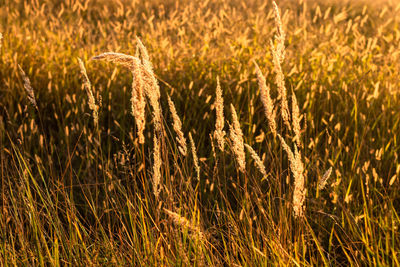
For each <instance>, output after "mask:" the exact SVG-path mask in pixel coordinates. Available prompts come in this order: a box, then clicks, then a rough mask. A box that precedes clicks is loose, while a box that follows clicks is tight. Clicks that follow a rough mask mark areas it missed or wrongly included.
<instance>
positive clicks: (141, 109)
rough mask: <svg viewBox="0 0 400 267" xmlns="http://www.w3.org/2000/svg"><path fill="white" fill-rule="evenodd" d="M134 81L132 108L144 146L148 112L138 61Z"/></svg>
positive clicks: (135, 65)
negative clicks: (146, 114) (146, 113)
mask: <svg viewBox="0 0 400 267" xmlns="http://www.w3.org/2000/svg"><path fill="white" fill-rule="evenodd" d="M133 66H134V67H133V69H132V74H133V81H132V96H131V108H132V115H133V116H134V117H135V121H136V125H137V132H138V138H139V143H140V144H144V135H143V132H144V129H145V125H146V121H145V112H146V110H145V109H146V101H145V99H144V95H143V75H142V69H141V67H140V62H139V61H138V60H134V61H133Z"/></svg>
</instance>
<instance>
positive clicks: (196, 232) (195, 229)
mask: <svg viewBox="0 0 400 267" xmlns="http://www.w3.org/2000/svg"><path fill="white" fill-rule="evenodd" d="M164 211H165V213H166V214H167V215H168V216H169V217H170V218H171V219H172V221H173V222H174V223H175V224H176V225H179V226H180V227H181V228H182V229H184V230H190V231H191V236H192V237H194V238H195V239H197V240H200V241H205V236H204V234H203V232H202V231H201V230H200V227H199V226H197V225H194V224H192V223H191V222H189V220H188V219H186V218H185V217H182V216H181V215H179V214H178V213H176V212H173V211H170V210H168V209H165V208H164Z"/></svg>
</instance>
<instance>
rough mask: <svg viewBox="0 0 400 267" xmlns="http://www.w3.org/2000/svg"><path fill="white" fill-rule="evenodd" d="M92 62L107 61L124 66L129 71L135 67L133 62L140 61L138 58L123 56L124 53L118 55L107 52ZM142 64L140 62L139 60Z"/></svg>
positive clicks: (94, 58)
mask: <svg viewBox="0 0 400 267" xmlns="http://www.w3.org/2000/svg"><path fill="white" fill-rule="evenodd" d="M91 60H105V61H108V62H112V63H115V64H119V65H122V66H124V67H126V68H128V69H129V70H132V68H133V67H134V64H133V62H134V61H137V60H139V59H138V58H137V57H134V56H130V55H126V54H122V53H116V52H105V53H101V54H100V55H97V56H94V57H92V58H91ZM139 62H140V60H139Z"/></svg>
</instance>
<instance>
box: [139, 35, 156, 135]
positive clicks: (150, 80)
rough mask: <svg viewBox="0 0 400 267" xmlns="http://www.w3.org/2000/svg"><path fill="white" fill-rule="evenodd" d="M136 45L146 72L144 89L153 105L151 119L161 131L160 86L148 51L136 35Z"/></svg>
mask: <svg viewBox="0 0 400 267" xmlns="http://www.w3.org/2000/svg"><path fill="white" fill-rule="evenodd" d="M136 42H137V47H138V48H139V50H140V54H141V56H142V64H143V68H144V70H145V72H146V80H147V82H146V83H145V91H146V94H147V96H148V97H149V99H150V104H151V106H152V107H153V119H154V122H155V127H156V129H157V130H158V131H161V109H160V103H159V102H160V100H159V99H160V95H161V94H160V86H159V85H158V81H157V79H156V76H155V74H154V71H153V64H152V63H151V61H150V57H149V53H148V52H147V49H146V47H145V46H144V45H143V43H142V41H141V40H140V39H139V37H137V36H136Z"/></svg>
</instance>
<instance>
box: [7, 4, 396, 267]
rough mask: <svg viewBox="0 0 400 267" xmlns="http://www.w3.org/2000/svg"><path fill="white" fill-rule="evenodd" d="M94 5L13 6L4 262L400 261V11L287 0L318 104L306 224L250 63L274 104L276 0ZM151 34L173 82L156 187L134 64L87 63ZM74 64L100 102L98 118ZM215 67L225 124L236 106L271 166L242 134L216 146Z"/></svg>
mask: <svg viewBox="0 0 400 267" xmlns="http://www.w3.org/2000/svg"><path fill="white" fill-rule="evenodd" d="M85 2H86V1H83V0H70V1H50V0H45V1H31V0H25V1H23V0H19V1H15V0H5V1H2V2H1V5H0V20H1V24H0V25H1V26H0V32H1V33H2V35H3V40H2V42H1V43H2V46H1V52H0V57H1V60H0V176H1V193H0V194H1V202H0V203H1V209H2V210H1V212H0V237H1V243H0V244H1V245H0V262H1V264H2V265H6V266H7V265H67V264H69V265H84V264H90V265H107V266H109V265H122V266H125V265H127V264H129V265H138V266H141V265H142V266H143V265H210V266H214V265H226V266H242V265H247V266H258V265H306V266H309V265H316V266H320V265H346V266H347V265H349V263H350V264H351V265H399V264H400V263H399V256H398V253H399V251H400V232H399V229H398V228H399V225H400V218H399V207H400V181H399V177H398V176H399V175H400V164H399V158H398V154H399V149H400V145H399V143H398V140H397V139H398V137H399V136H400V129H399V127H400V125H399V121H400V113H399V107H400V99H399V93H400V91H399V88H400V87H399V86H400V80H399V79H398V73H399V71H400V61H399V57H400V51H399V47H400V43H399V41H400V29H399V26H400V24H399V23H400V14H399V12H400V5H399V4H394V3H391V2H381V3H379V4H373V3H370V2H354V1H351V2H343V1H310V2H307V3H306V2H305V1H300V2H295V1H279V2H278V5H279V7H280V9H281V13H282V21H283V25H284V30H285V32H286V43H285V45H286V57H285V60H284V61H283V63H282V67H283V73H284V75H285V81H286V87H287V89H288V95H289V100H290V97H291V92H292V90H293V91H294V93H295V95H296V97H297V102H298V103H299V107H300V114H302V115H303V119H302V121H301V126H302V130H303V133H302V140H301V142H302V144H303V145H302V147H301V149H300V151H301V154H302V156H303V163H304V167H305V170H304V176H305V186H306V189H307V192H306V201H305V214H304V217H296V216H295V215H294V213H293V203H292V195H293V191H294V183H293V177H292V174H291V172H290V169H289V161H288V157H287V154H286V152H285V151H284V150H283V148H282V145H281V143H280V141H279V139H278V138H277V137H274V135H273V134H272V133H271V132H270V130H269V128H268V123H267V118H266V117H265V114H264V109H263V106H262V103H261V101H260V92H259V87H258V83H257V78H256V74H255V71H254V63H253V61H255V62H257V64H258V65H259V66H260V68H261V70H262V71H263V73H264V74H265V77H266V80H267V84H268V85H269V86H270V87H271V95H272V97H273V99H277V96H278V93H277V88H276V85H275V83H274V81H275V73H274V71H273V60H272V55H271V49H270V43H269V42H270V40H271V39H273V38H274V35H275V34H276V27H275V23H274V14H273V8H272V4H271V2H269V1H267V2H265V1H256V0H253V1H243V2H242V1H239V0H234V1H206V2H205V3H200V2H199V3H194V2H197V1H185V0H182V1H161V0H152V1H125V0H120V1H103V0H92V1H88V2H87V3H85ZM142 2H143V3H142ZM136 35H137V36H139V37H140V38H141V40H142V42H143V43H144V45H145V46H146V47H147V49H148V51H149V55H150V59H151V61H152V62H153V65H154V71H155V73H156V75H157V78H158V81H159V84H160V87H161V98H160V102H161V106H162V111H163V131H162V133H161V135H162V136H161V137H160V140H161V143H160V145H161V158H162V166H161V177H162V179H161V192H160V195H159V197H155V196H154V194H153V182H152V181H153V180H152V175H153V169H152V166H153V163H154V162H153V161H154V160H153V156H152V153H153V134H154V125H153V120H152V115H151V109H150V108H149V107H147V111H146V112H147V113H146V122H147V123H146V130H145V139H146V141H145V144H144V145H142V144H139V143H138V139H137V135H136V127H135V119H134V118H133V117H132V115H131V114H130V111H131V103H130V92H131V83H132V75H131V73H130V72H129V71H127V70H126V69H125V68H123V67H120V66H116V65H114V64H111V63H106V62H98V61H93V60H90V58H91V57H93V56H95V55H98V54H100V53H102V52H107V51H115V52H121V53H125V54H129V55H135V51H136V39H135V36H136ZM77 57H80V58H82V60H83V61H84V62H85V65H86V68H87V72H88V76H89V78H90V80H91V83H92V85H93V89H94V96H95V99H96V101H98V102H97V103H99V102H100V100H101V107H100V110H99V123H98V125H94V123H93V118H92V114H91V111H90V109H89V107H88V105H87V102H88V99H87V94H86V92H85V90H84V88H83V78H82V75H81V73H80V69H79V64H78V60H77ZM18 64H19V65H20V66H21V67H22V69H23V70H24V71H25V73H26V75H27V76H28V77H29V79H30V81H31V84H32V87H33V89H34V92H35V95H36V101H37V108H34V107H32V105H30V102H29V101H28V98H27V95H26V92H25V90H24V83H23V80H22V77H21V75H20V72H19V70H18V67H17V66H18ZM217 76H218V77H219V79H220V82H221V88H222V91H223V96H224V104H225V110H224V113H225V117H226V121H227V122H229V123H230V124H232V116H231V112H230V108H229V106H230V104H233V106H234V107H235V109H236V112H237V113H238V116H239V121H240V123H241V129H242V131H243V134H244V142H245V143H246V144H249V145H251V146H252V147H253V148H254V150H255V151H256V152H257V153H258V154H259V155H260V157H261V158H262V159H263V163H264V165H265V167H266V170H267V176H266V177H263V175H262V174H261V173H260V172H259V171H258V169H257V168H256V167H255V166H254V161H253V160H252V158H251V157H250V154H249V153H248V154H247V156H246V161H247V165H246V171H245V172H244V173H243V172H240V171H239V166H238V164H237V163H238V162H237V160H236V156H235V155H234V154H233V151H232V144H231V141H230V140H229V139H228V138H226V142H227V145H226V148H225V151H224V152H221V151H220V150H218V149H217V148H216V147H215V148H214V149H213V145H214V146H215V145H216V144H212V141H211V139H210V134H211V135H212V134H213V132H214V130H215V120H216V118H215V105H214V100H215V89H216V87H217ZM167 95H169V96H170V97H171V99H172V100H173V101H174V103H175V106H176V109H177V113H178V115H179V116H180V119H181V121H182V124H183V132H184V135H185V136H186V139H187V140H189V138H188V136H189V132H190V133H191V134H192V136H193V139H194V143H195V146H196V150H197V156H198V158H199V160H200V180H199V181H198V180H197V179H196V175H197V174H196V169H195V165H194V160H193V157H192V156H191V151H190V148H189V150H188V153H187V156H182V155H181V153H179V150H178V143H177V141H176V133H175V131H174V130H173V126H172V116H171V113H170V112H169V108H168V102H167ZM277 103H278V101H277ZM277 114H278V120H277V123H278V132H279V133H280V134H281V135H282V136H283V137H284V138H285V140H286V141H287V142H288V143H289V145H290V146H291V147H292V144H293V142H291V141H292V140H291V138H292V137H293V135H292V132H291V131H289V130H288V129H287V128H286V127H285V125H284V123H283V122H282V120H281V119H280V112H279V109H278V112H277ZM225 131H227V132H229V127H228V125H227V123H225ZM330 167H332V169H333V172H332V175H331V176H330V178H329V180H328V184H327V187H326V188H325V189H323V190H318V189H317V188H318V187H317V184H318V181H319V179H320V178H321V177H322V176H323V174H324V173H325V171H326V170H327V169H329V168H330Z"/></svg>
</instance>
